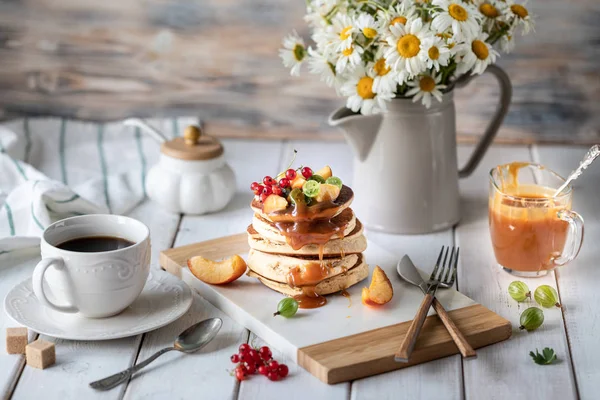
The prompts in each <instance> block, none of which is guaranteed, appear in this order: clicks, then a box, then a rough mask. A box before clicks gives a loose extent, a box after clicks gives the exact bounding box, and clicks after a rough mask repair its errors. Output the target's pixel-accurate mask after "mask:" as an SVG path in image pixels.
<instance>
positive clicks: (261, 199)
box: [260, 193, 269, 203]
mask: <svg viewBox="0 0 600 400" xmlns="http://www.w3.org/2000/svg"><path fill="white" fill-rule="evenodd" d="M267 197H269V196H268V195H266V194H264V193H261V195H260V201H262V202H263V203H264V202H265V200H266V199H267Z"/></svg>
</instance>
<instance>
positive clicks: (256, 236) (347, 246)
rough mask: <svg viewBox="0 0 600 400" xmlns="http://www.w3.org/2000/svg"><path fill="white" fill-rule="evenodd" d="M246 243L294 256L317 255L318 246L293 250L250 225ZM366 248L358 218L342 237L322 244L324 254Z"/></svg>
mask: <svg viewBox="0 0 600 400" xmlns="http://www.w3.org/2000/svg"><path fill="white" fill-rule="evenodd" d="M247 232H248V244H249V245H250V248H251V249H254V250H259V251H262V252H264V253H271V254H284V255H295V256H314V257H317V256H318V255H319V251H320V246H319V245H315V244H308V245H306V246H303V247H302V248H300V249H299V250H294V249H293V248H292V247H291V246H290V245H288V244H287V243H285V242H280V241H271V240H269V239H267V238H265V237H263V236H262V235H261V234H260V233H258V232H257V231H256V229H254V227H253V226H252V225H249V226H248V228H247ZM366 249H367V239H366V238H365V236H364V235H363V226H362V223H361V222H360V220H358V219H356V226H355V227H354V230H353V231H352V232H350V234H348V236H346V237H344V239H334V240H330V241H328V242H327V243H326V244H324V245H323V248H322V250H323V255H324V256H326V257H327V256H339V255H340V254H342V253H343V254H346V255H348V254H358V253H362V252H363V251H365V250H366Z"/></svg>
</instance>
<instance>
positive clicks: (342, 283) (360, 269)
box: [247, 257, 369, 296]
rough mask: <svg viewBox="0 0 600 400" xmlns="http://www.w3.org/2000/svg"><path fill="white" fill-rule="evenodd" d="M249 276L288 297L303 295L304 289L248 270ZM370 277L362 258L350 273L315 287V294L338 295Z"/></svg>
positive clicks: (337, 276) (326, 280)
mask: <svg viewBox="0 0 600 400" xmlns="http://www.w3.org/2000/svg"><path fill="white" fill-rule="evenodd" d="M247 275H248V276H250V277H253V278H258V280H259V281H260V282H261V283H262V284H263V285H265V286H267V287H269V288H271V289H273V290H275V291H277V292H279V293H283V294H285V295H288V296H297V295H301V294H302V289H301V288H299V287H295V288H294V287H291V286H290V285H288V284H286V283H281V282H276V281H272V280H270V279H267V278H265V277H264V276H261V275H259V274H257V273H256V272H254V271H252V270H250V269H249V270H248V272H247ZM368 276H369V266H368V265H367V264H366V263H365V262H364V261H363V259H362V257H361V258H360V260H359V262H358V263H357V265H356V266H355V267H353V268H351V269H349V270H348V271H346V272H344V273H342V274H339V275H336V276H334V277H331V278H327V279H325V280H324V281H321V282H319V283H318V284H317V285H316V286H315V292H316V293H317V294H318V295H327V294H331V293H336V292H339V291H341V290H344V289H347V288H349V287H351V286H353V285H356V284H357V283H358V282H360V281H362V280H363V279H365V278H367V277H368Z"/></svg>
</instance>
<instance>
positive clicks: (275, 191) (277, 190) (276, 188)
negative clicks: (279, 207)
mask: <svg viewBox="0 0 600 400" xmlns="http://www.w3.org/2000/svg"><path fill="white" fill-rule="evenodd" d="M271 190H272V191H273V194H276V195H277V196H281V194H282V193H283V189H281V188H280V187H279V186H275V185H273V186H271Z"/></svg>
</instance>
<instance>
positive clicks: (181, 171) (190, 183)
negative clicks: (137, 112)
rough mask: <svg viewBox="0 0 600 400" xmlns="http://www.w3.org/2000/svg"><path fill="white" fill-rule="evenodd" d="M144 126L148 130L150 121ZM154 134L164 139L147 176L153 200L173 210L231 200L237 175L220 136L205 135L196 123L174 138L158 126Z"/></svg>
mask: <svg viewBox="0 0 600 400" xmlns="http://www.w3.org/2000/svg"><path fill="white" fill-rule="evenodd" d="M138 121H139V120H138ZM136 122H137V121H136ZM139 122H141V121H139ZM130 124H131V125H138V126H139V125H140V124H139V123H130ZM144 125H146V124H145V123H144ZM144 128H145V130H146V131H147V132H148V125H146V126H145V127H144ZM150 129H151V130H154V129H153V128H150ZM149 133H150V132H149ZM152 136H154V137H155V138H157V140H161V139H162V140H161V141H162V144H161V147H160V152H161V154H160V160H159V162H158V164H157V165H155V166H154V167H152V168H151V169H150V171H148V176H147V178H146V192H147V194H148V197H150V199H151V200H153V201H155V202H156V203H158V204H160V205H161V206H162V207H164V208H165V209H167V210H169V211H172V212H175V213H184V214H206V213H209V212H214V211H219V210H221V209H223V208H224V207H225V206H226V205H227V204H228V203H229V201H230V200H231V199H232V198H233V195H234V193H235V188H236V183H235V175H234V173H233V170H232V169H231V167H230V166H229V165H228V164H227V163H226V162H225V156H224V154H223V146H222V144H221V143H220V142H219V141H218V140H217V139H215V138H213V137H210V136H205V135H202V132H201V130H200V128H198V127H197V126H193V125H192V126H188V127H187V128H186V129H185V132H184V136H183V137H177V138H175V139H172V140H164V136H162V134H160V133H159V132H157V131H155V130H154V134H153V135H152ZM159 136H160V137H159Z"/></svg>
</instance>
